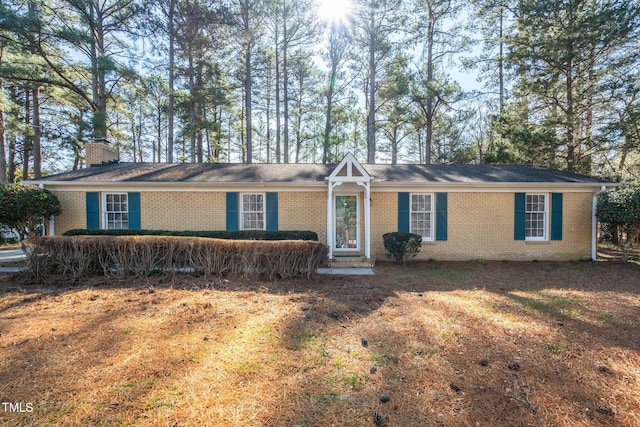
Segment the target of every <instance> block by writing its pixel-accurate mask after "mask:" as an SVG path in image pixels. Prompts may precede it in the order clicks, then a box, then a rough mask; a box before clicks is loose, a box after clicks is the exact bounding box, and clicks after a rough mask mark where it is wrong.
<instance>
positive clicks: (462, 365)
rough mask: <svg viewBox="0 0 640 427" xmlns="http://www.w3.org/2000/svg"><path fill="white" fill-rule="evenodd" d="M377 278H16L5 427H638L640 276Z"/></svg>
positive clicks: (457, 272)
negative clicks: (380, 420)
mask: <svg viewBox="0 0 640 427" xmlns="http://www.w3.org/2000/svg"><path fill="white" fill-rule="evenodd" d="M376 272H377V274H376V276H318V277H314V278H312V279H310V280H304V279H300V280H294V281H281V282H255V281H247V280H243V279H237V280H234V279H231V280H230V281H226V280H219V279H217V280H205V279H204V278H199V277H192V276H187V275H182V276H180V275H178V276H174V277H171V276H168V277H154V278H150V279H148V280H147V279H135V278H131V279H127V280H119V279H113V278H106V277H98V278H92V279H87V280H82V281H80V282H76V283H70V282H67V281H64V280H63V279H61V278H49V279H47V281H46V284H45V283H44V282H43V283H29V282H28V280H26V279H23V278H16V277H11V276H2V277H0V400H2V402H3V403H2V406H0V424H2V425H8V426H42V425H56V426H94V425H95V426H125V425H126V426H130V425H131V426H167V427H168V426H285V427H291V426H296V425H299V426H374V425H375V424H374V422H373V413H374V412H378V413H380V414H381V415H382V416H383V417H384V419H385V421H386V425H387V426H402V427H411V426H416V427H417V426H567V427H569V426H571V427H575V426H628V427H635V426H640V383H639V379H640V267H639V266H638V265H636V264H633V263H628V264H623V263H619V262H600V263H591V262H576V263H543V262H540V263H535V262H529V263H522V262H481V261H478V262H467V263H444V262H414V263H410V264H408V265H407V266H404V267H403V266H396V265H393V264H388V263H379V264H378V266H377V267H376ZM362 338H366V340H367V343H368V344H367V346H364V345H363V343H362ZM373 367H375V372H374V369H373ZM383 394H386V395H388V396H389V399H390V400H389V401H388V402H387V403H382V402H381V401H380V396H381V395H383ZM9 404H11V405H9ZM20 410H22V411H23V412H19V411H20ZM16 411H18V412H16Z"/></svg>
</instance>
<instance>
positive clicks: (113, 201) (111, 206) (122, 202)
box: [103, 193, 129, 230]
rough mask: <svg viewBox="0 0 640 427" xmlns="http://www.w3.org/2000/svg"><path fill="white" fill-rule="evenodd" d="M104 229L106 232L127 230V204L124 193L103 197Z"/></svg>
mask: <svg viewBox="0 0 640 427" xmlns="http://www.w3.org/2000/svg"><path fill="white" fill-rule="evenodd" d="M103 227H104V228H106V229H107V230H127V229H129V202H128V200H127V194H126V193H106V194H105V195H104V225H103Z"/></svg>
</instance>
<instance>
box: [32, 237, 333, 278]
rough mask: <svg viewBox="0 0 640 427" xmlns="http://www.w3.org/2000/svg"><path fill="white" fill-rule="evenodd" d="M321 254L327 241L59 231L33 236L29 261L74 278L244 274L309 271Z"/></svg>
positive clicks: (39, 270) (288, 274)
mask: <svg viewBox="0 0 640 427" xmlns="http://www.w3.org/2000/svg"><path fill="white" fill-rule="evenodd" d="M326 255H327V247H326V245H323V244H321V243H319V242H311V241H302V240H280V241H260V240H256V241H247V240H224V239H211V238H197V237H193V238H185V237H174V236H119V237H116V236H58V237H43V238H40V239H38V240H37V241H36V242H35V243H34V247H33V248H32V251H31V256H30V257H29V259H28V263H29V267H30V270H31V272H32V273H33V274H34V275H40V274H42V273H45V272H56V273H59V274H63V275H70V276H73V277H74V278H77V277H82V276H92V275H99V274H105V275H116V276H125V275H138V276H149V275H151V274H153V273H156V272H173V273H175V272H180V271H188V272H195V273H199V274H204V275H205V276H211V275H215V276H226V275H232V276H237V275H244V276H263V277H267V278H270V279H274V278H291V277H295V276H306V277H310V276H311V275H312V274H315V273H316V271H317V270H318V267H319V266H320V265H321V264H322V262H323V261H324V259H325V257H326Z"/></svg>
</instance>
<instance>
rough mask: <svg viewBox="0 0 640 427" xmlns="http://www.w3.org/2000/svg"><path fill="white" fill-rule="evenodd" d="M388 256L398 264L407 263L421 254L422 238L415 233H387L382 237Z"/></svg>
mask: <svg viewBox="0 0 640 427" xmlns="http://www.w3.org/2000/svg"><path fill="white" fill-rule="evenodd" d="M382 239H383V241H384V248H385V250H386V255H387V256H388V257H390V258H393V259H394V260H395V262H396V263H403V264H404V263H405V262H407V260H409V259H411V258H414V257H415V256H416V255H418V252H420V246H421V244H422V236H420V235H419V234H413V233H400V232H393V233H386V234H383V235H382Z"/></svg>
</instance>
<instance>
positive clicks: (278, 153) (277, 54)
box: [267, 22, 282, 163]
mask: <svg viewBox="0 0 640 427" xmlns="http://www.w3.org/2000/svg"><path fill="white" fill-rule="evenodd" d="M275 61H276V64H275V65H276V79H275V84H276V163H280V162H281V161H282V159H281V151H280V144H281V138H280V46H279V43H278V23H277V22H276V30H275ZM268 123H269V122H267V126H268Z"/></svg>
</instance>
